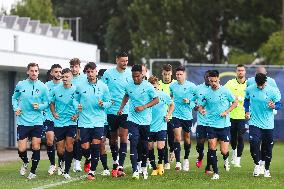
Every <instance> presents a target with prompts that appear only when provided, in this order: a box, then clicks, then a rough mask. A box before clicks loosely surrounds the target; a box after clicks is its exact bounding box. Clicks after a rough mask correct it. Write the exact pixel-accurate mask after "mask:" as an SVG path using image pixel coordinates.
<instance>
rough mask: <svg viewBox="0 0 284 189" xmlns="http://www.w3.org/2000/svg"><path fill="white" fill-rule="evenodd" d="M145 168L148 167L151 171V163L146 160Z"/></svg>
mask: <svg viewBox="0 0 284 189" xmlns="http://www.w3.org/2000/svg"><path fill="white" fill-rule="evenodd" d="M146 167H148V168H149V169H152V165H151V163H150V161H149V159H147V164H146Z"/></svg>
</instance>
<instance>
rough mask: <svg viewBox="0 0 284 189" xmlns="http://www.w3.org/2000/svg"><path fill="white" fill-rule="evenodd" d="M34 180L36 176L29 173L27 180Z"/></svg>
mask: <svg viewBox="0 0 284 189" xmlns="http://www.w3.org/2000/svg"><path fill="white" fill-rule="evenodd" d="M35 178H36V174H33V173H30V174H29V176H28V177H27V179H29V180H32V179H35Z"/></svg>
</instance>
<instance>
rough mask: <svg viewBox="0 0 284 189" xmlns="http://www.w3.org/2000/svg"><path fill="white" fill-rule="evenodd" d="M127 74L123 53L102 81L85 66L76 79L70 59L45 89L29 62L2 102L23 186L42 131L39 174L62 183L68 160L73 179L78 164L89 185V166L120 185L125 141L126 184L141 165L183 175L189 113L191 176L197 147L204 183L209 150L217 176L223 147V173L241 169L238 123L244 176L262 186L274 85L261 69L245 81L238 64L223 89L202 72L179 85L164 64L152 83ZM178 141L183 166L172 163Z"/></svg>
mask: <svg viewBox="0 0 284 189" xmlns="http://www.w3.org/2000/svg"><path fill="white" fill-rule="evenodd" d="M127 65H128V55H127V54H126V53H124V52H123V53H119V54H118V55H117V56H116V67H115V68H112V69H109V70H106V71H105V72H102V70H100V71H98V69H97V65H96V64H95V63H94V62H89V63H87V64H86V65H85V67H84V70H83V72H84V74H82V73H80V60H79V59H78V58H74V59H72V60H70V68H64V69H62V67H61V66H60V65H59V64H54V65H52V67H51V69H50V76H51V77H50V79H51V80H50V81H48V82H46V83H45V84H44V83H43V82H41V81H40V80H38V75H39V66H38V65H37V64H36V63H30V64H29V65H28V66H27V74H28V78H27V79H25V80H23V81H20V82H19V83H18V84H17V86H16V88H15V91H14V94H13V97H12V103H13V108H14V111H15V114H16V116H17V125H18V127H17V140H18V154H19V157H20V158H21V159H22V160H23V165H22V167H21V169H20V174H21V175H25V174H26V173H27V170H28V163H29V160H28V157H27V142H28V139H31V143H32V152H33V153H32V158H31V161H32V165H31V170H30V173H29V175H28V179H33V178H35V177H36V169H37V165H38V162H39V160H40V144H41V137H42V133H43V132H42V131H43V130H44V133H45V135H46V145H47V154H48V157H49V161H50V168H49V170H48V174H49V175H53V174H54V173H55V172H56V170H57V172H58V174H59V175H63V176H64V178H65V179H70V178H71V177H70V175H69V170H70V167H71V164H72V161H74V168H73V170H74V172H78V171H82V169H81V159H82V156H83V157H84V158H85V162H84V171H85V172H86V173H87V179H88V180H93V179H94V177H95V174H96V168H97V165H98V162H99V160H101V162H102V165H103V169H104V171H103V173H102V175H105V176H108V175H112V176H113V177H121V176H125V175H126V174H125V172H124V161H125V158H126V155H127V144H128V140H129V143H130V160H131V165H132V173H133V175H132V177H133V178H135V179H139V176H140V174H142V176H143V178H144V179H147V178H148V171H147V167H148V162H150V165H151V167H152V169H153V171H152V173H151V175H153V176H156V175H163V174H164V170H165V169H170V163H169V162H171V161H173V160H174V159H175V161H176V166H175V170H176V171H181V170H183V171H189V154H190V149H191V127H192V120H193V115H192V114H193V111H197V129H196V139H197V145H196V150H197V153H198V157H197V160H196V166H197V167H198V168H200V167H201V166H202V161H203V157H204V144H205V141H206V140H208V152H207V165H206V167H205V173H206V174H213V176H212V179H219V172H218V166H217V155H216V151H217V145H218V143H220V151H221V154H222V155H223V159H224V168H225V170H226V171H229V170H230V162H229V144H230V142H231V146H232V149H233V154H232V164H234V165H235V166H236V167H241V164H240V160H241V155H242V151H243V148H244V139H243V135H244V133H245V132H246V127H245V124H246V123H247V121H248V122H249V140H250V152H251V156H252V158H253V161H254V164H255V168H254V171H253V175H254V176H259V175H260V174H264V176H265V177H270V172H269V166H270V162H271V157H272V147H273V128H274V113H273V112H274V111H275V110H278V109H280V108H281V106H282V105H281V103H280V100H281V94H280V92H279V90H278V88H277V85H276V83H275V81H274V80H273V79H272V78H270V77H267V76H266V70H265V68H264V67H259V68H257V70H256V75H255V77H253V78H249V79H246V77H245V74H246V70H245V66H244V65H238V66H237V67H236V78H234V79H232V80H230V81H228V82H227V83H226V85H224V86H222V85H220V77H219V72H218V71H217V70H208V71H206V72H205V74H204V83H201V84H199V85H197V86H196V85H195V84H194V83H192V82H190V81H187V80H186V78H187V75H186V71H185V68H184V67H183V66H180V67H178V68H177V69H176V70H175V74H176V79H177V80H176V81H175V80H173V79H172V67H171V65H169V64H167V65H164V66H163V68H162V80H160V81H159V80H158V78H157V77H155V76H150V77H149V78H148V79H147V77H146V72H147V69H146V66H145V65H134V66H132V68H131V70H130V69H129V68H128V67H127ZM106 138H108V139H109V145H110V149H111V154H112V160H113V167H112V171H111V172H110V171H109V168H108V165H107V153H106V150H105V141H106ZM182 138H183V141H184V143H183V144H184V158H183V165H182V161H181V157H180V156H181V140H182ZM230 138H231V140H230ZM118 141H119V142H120V143H119V145H118ZM155 142H157V150H158V153H157V154H158V164H157V165H156V160H155V153H154V147H155V145H154V143H155ZM54 143H56V151H57V156H58V165H57V166H56V163H55V147H54ZM168 154H169V156H168ZM73 159H74V160H73ZM211 168H212V170H213V171H211Z"/></svg>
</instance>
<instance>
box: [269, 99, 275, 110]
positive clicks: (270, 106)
mask: <svg viewBox="0 0 284 189" xmlns="http://www.w3.org/2000/svg"><path fill="white" fill-rule="evenodd" d="M268 107H269V108H271V109H274V108H275V104H274V102H272V101H271V100H270V101H269V102H268Z"/></svg>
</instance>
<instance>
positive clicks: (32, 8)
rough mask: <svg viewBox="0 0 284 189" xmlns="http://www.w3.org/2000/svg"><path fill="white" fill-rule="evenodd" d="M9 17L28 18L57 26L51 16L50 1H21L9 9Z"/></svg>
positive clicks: (54, 18)
mask: <svg viewBox="0 0 284 189" xmlns="http://www.w3.org/2000/svg"><path fill="white" fill-rule="evenodd" d="M11 15H18V16H23V17H24V16H25V17H30V18H31V19H35V20H40V21H41V22H43V23H51V24H52V25H57V19H56V17H55V16H54V14H53V9H52V3H51V0H22V1H19V2H17V4H16V5H15V8H13V9H11Z"/></svg>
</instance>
